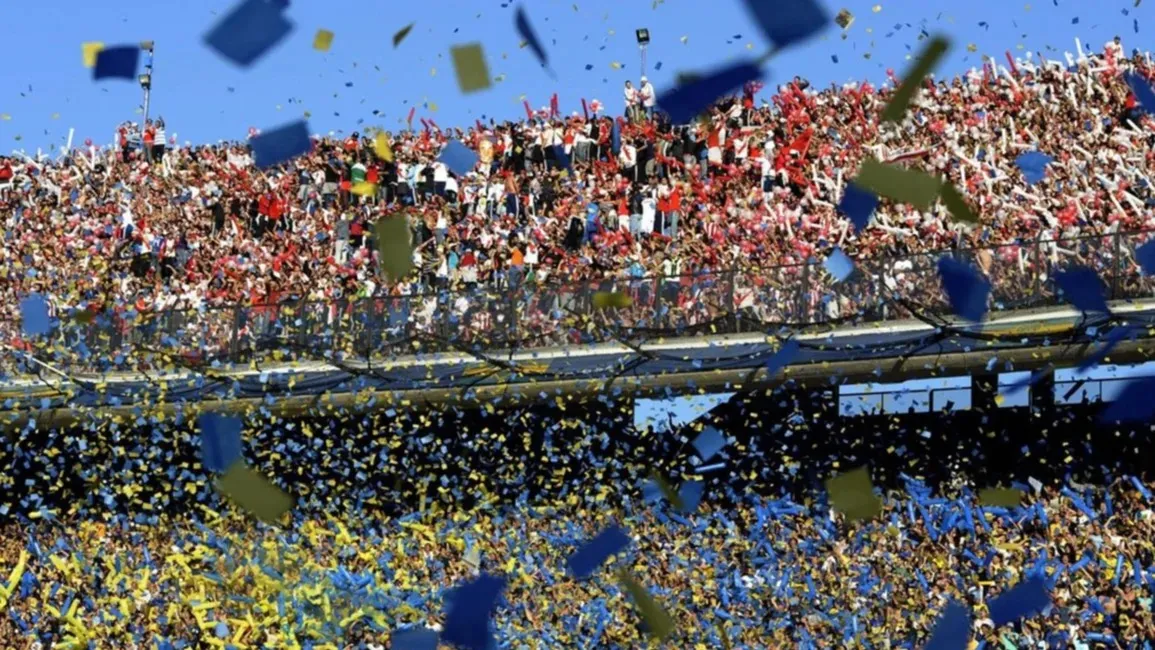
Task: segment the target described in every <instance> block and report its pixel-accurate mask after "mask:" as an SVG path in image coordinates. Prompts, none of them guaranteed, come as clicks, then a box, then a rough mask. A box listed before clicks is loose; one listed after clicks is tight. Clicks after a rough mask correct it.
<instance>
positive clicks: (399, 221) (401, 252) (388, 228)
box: [373, 214, 413, 282]
mask: <svg viewBox="0 0 1155 650" xmlns="http://www.w3.org/2000/svg"><path fill="white" fill-rule="evenodd" d="M373 234H374V238H375V239H376V240H377V253H378V255H379V256H380V265H381V271H382V272H384V273H385V276H386V277H387V278H388V279H389V281H391V282H397V281H399V280H401V279H402V278H404V277H405V276H406V275H408V274H409V270H410V269H411V268H413V242H412V234H411V233H410V232H409V217H408V216H406V215H404V214H402V215H401V216H396V217H385V218H382V219H378V220H377V223H376V224H374V226H373Z"/></svg>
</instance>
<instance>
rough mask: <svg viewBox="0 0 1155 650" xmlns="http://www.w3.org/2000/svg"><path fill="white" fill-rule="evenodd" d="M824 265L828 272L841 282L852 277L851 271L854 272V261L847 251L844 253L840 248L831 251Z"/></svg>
mask: <svg viewBox="0 0 1155 650" xmlns="http://www.w3.org/2000/svg"><path fill="white" fill-rule="evenodd" d="M823 266H824V267H825V268H826V272H827V273H829V274H830V275H832V276H834V279H835V280H837V281H839V282H842V281H843V280H845V279H846V278H848V277H850V274H851V273H854V261H853V260H851V259H850V257H849V256H847V254H846V253H843V252H842V249H840V248H835V249H834V250H833V251H831V252H830V255H829V256H828V257H827V258H826V261H825V262H824V263H823Z"/></svg>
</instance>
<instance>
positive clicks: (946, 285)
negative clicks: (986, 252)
mask: <svg viewBox="0 0 1155 650" xmlns="http://www.w3.org/2000/svg"><path fill="white" fill-rule="evenodd" d="M938 275H939V278H940V279H941V280H942V288H943V291H945V292H946V296H947V299H948V300H949V301H950V307H951V311H952V312H954V313H955V314H957V315H959V316H961V317H963V318H965V319H967V320H970V321H974V322H976V323H977V322H980V321H982V319H983V316H985V315H986V313H987V300H988V299H989V298H990V295H991V283H990V281H989V280H987V279H986V277H985V276H983V274H982V273H981V272H980V271H979V270H978V269H977V268H975V267H973V266H971V265H970V264H967V263H965V262H960V261H958V260H956V259H954V258H953V257H949V256H946V255H944V256H943V257H940V258H939V260H938Z"/></svg>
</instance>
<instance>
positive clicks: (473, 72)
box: [449, 43, 491, 93]
mask: <svg viewBox="0 0 1155 650" xmlns="http://www.w3.org/2000/svg"><path fill="white" fill-rule="evenodd" d="M449 52H450V54H451V55H452V56H453V69H454V70H455V71H456V72H457V87H458V88H460V89H461V92H463V93H472V92H477V91H479V90H485V89H486V88H489V87H490V85H491V84H490V82H489V66H487V65H486V64H485V51H484V50H482V49H481V44H480V43H470V44H468V45H460V46H455V47H453V48H450V50H449Z"/></svg>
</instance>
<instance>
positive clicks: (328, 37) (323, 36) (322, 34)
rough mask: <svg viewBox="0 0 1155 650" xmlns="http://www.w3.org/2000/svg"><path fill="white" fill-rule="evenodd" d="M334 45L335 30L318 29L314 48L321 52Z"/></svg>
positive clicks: (314, 38) (314, 39)
mask: <svg viewBox="0 0 1155 650" xmlns="http://www.w3.org/2000/svg"><path fill="white" fill-rule="evenodd" d="M332 46H333V32H331V31H329V30H327V29H318V30H317V34H316V36H314V37H313V49H314V50H317V51H319V52H328V51H329V48H330V47H332Z"/></svg>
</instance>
